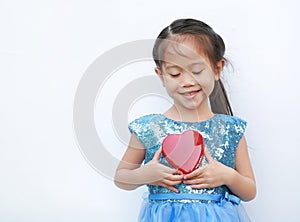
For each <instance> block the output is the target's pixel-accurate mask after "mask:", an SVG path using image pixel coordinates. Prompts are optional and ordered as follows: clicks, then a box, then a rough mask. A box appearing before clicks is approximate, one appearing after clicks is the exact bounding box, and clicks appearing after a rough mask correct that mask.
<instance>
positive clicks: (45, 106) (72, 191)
mask: <svg viewBox="0 0 300 222" xmlns="http://www.w3.org/2000/svg"><path fill="white" fill-rule="evenodd" d="M298 9H299V3H298V2H297V1H296V0H294V1H293V0H286V1H279V0H278V1H276V0H273V1H271V0H266V1H259V0H252V1H237V0H228V1H215V0H214V1H199V0H197V1H178V0H174V1H168V2H167V1H147V2H145V1H138V0H131V1H115V0H111V1H105V2H103V1H71V0H63V1H57V0H52V1H50V0H48V1H34V0H29V1H17V0H10V1H8V0H2V1H1V2H0V27H1V37H0V38H1V41H0V74H1V81H0V101H1V102H0V104H1V109H0V135H1V136H0V178H1V180H0V221H4V222H8V221H9V222H21V221H22V222H23V221H30V222H40V221H43V222H46V221H49V222H50V221H56V222H60V221H61V222H64V221H73V222H83V221H85V222H86V221H88V222H93V221H135V220H136V217H137V214H138V210H139V205H140V200H141V199H140V196H141V195H142V193H143V192H144V190H145V189H144V188H140V189H138V190H136V191H133V192H126V191H122V190H119V189H118V188H116V187H115V186H114V185H113V183H112V181H111V180H109V179H107V178H106V177H103V176H102V175H100V174H98V173H97V172H96V171H95V170H94V169H93V168H92V167H91V166H90V165H89V164H88V162H87V161H86V159H85V158H84V157H83V155H82V153H81V151H80V149H79V147H78V146H77V143H76V138H75V136H74V132H73V122H72V121H73V120H72V118H73V116H72V115H73V102H74V96H75V92H76V89H77V86H78V84H79V82H80V80H81V77H82V75H83V73H84V72H85V71H86V69H87V67H88V66H89V65H90V64H91V63H92V62H93V61H94V60H95V59H96V58H97V57H98V56H100V55H102V54H103V53H104V52H105V51H107V50H110V49H111V48H113V47H115V46H117V45H119V44H122V43H126V42H129V41H133V40H138V39H146V38H150V39H151V38H152V39H153V38H155V37H156V36H157V34H158V33H159V31H160V30H161V29H162V28H163V27H165V26H166V25H168V24H169V23H170V22H171V21H173V20H174V19H177V18H182V17H184V18H185V17H192V18H197V19H201V20H203V21H206V22H207V23H208V24H210V25H211V26H212V27H213V28H214V29H215V30H216V31H217V32H218V33H219V34H221V36H223V37H224V40H225V42H226V44H227V48H228V52H227V55H228V57H229V58H230V59H231V61H232V62H233V64H234V66H235V72H234V73H233V74H228V75H227V76H226V77H225V78H226V81H227V85H228V90H229V92H230V98H231V101H232V104H233V107H234V110H235V113H236V115H238V116H240V117H242V118H244V119H246V120H248V123H249V126H248V128H247V133H246V136H247V139H248V143H249V146H250V154H251V159H252V163H253V167H254V170H255V174H256V178H257V187H258V194H257V197H256V199H255V200H253V201H251V202H249V203H245V207H246V209H247V211H248V213H249V215H250V216H251V218H252V219H253V221H257V222H262V221H274V222H275V221H297V217H296V216H297V215H298V214H297V213H296V210H297V208H298V207H297V205H298V198H299V197H300V193H299V190H298V189H299V186H300V182H299V176H298V175H299V167H300V161H299V158H298V157H299V156H298V155H300V152H299V148H300V142H299V135H298V125H299V124H300V118H299V112H300V104H299V99H300V98H299V93H298V92H297V90H298V88H299V82H300V78H299V73H298V68H299V66H298V60H299V50H300V47H299V42H298V40H299V37H300V36H299V33H300V32H299V24H298V23H297V21H299V19H300V18H299V13H298ZM143 67H144V68H145V70H141V69H143ZM130 70H131V71H130ZM122 71H123V72H124V73H128V72H133V74H136V75H150V74H151V73H152V66H151V62H148V63H145V64H143V65H142V66H141V65H136V66H135V65H134V64H133V65H132V66H131V67H129V71H128V67H127V71H126V67H124V69H121V70H119V71H118V72H117V73H118V74H120V73H122ZM116 75H117V74H116ZM124 75H125V74H124ZM111 81H112V80H111ZM107 84H113V82H112V83H107ZM122 84H123V85H124V82H120V81H119V82H118V81H116V82H115V85H113V87H108V88H107V89H106V90H107V91H106V95H105V99H106V100H104V102H103V101H102V103H101V105H99V104H98V105H97V106H96V110H97V112H96V113H97V115H96V116H95V120H96V122H97V123H96V125H97V128H98V130H99V131H101V124H102V123H103V124H104V122H105V121H106V122H105V124H106V125H107V124H108V129H107V132H106V134H102V135H101V136H102V137H105V138H106V139H105V138H103V140H104V142H105V145H106V146H107V147H114V148H113V149H112V151H111V152H112V153H113V154H114V155H116V156H118V157H119V156H121V154H122V152H123V151H124V149H125V146H124V145H123V144H121V143H119V142H118V141H117V140H118V139H117V138H115V137H114V136H113V135H112V134H110V133H109V132H110V128H109V127H110V126H109V122H107V118H106V117H105V118H102V116H101V115H104V114H103V113H102V114H101V115H100V113H101V112H106V113H110V108H111V103H109V101H111V100H112V99H113V98H114V96H115V93H116V91H117V90H118V89H120V87H121V86H122ZM110 90H111V91H110ZM109 95H111V96H109ZM99 99H101V96H99ZM105 101H106V102H105ZM146 102H150V103H152V105H151V104H150V105H149V107H151V108H152V109H153V111H162V110H163V109H164V108H165V107H167V106H168V102H166V101H165V100H163V99H159V98H152V100H151V99H149V98H145V99H144V100H143V99H141V100H139V101H138V102H136V103H134V104H133V107H132V109H131V110H129V111H128V110H125V112H129V117H128V118H129V119H132V118H134V117H135V116H138V115H139V114H141V113H143V111H146V109H145V105H144V104H146ZM156 103H159V104H160V105H159V107H156V106H155V105H154V104H156ZM148 111H149V110H147V112H148ZM101 121H103V122H101ZM103 135H104V136H103ZM116 141H117V142H116ZM115 147H117V148H115Z"/></svg>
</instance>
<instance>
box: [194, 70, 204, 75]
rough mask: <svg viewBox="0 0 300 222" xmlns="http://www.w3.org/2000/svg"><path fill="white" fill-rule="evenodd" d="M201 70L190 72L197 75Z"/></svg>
mask: <svg viewBox="0 0 300 222" xmlns="http://www.w3.org/2000/svg"><path fill="white" fill-rule="evenodd" d="M202 71H203V70H201V71H194V72H192V73H193V74H194V75H199V74H200V73H201V72H202Z"/></svg>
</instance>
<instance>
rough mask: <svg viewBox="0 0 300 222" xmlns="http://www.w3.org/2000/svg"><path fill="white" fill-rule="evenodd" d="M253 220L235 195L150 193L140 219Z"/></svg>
mask: <svg viewBox="0 0 300 222" xmlns="http://www.w3.org/2000/svg"><path fill="white" fill-rule="evenodd" d="M227 221H228V222H250V219H249V217H248V216H247V213H246V211H245V210H244V208H243V206H242V205H241V204H240V199H239V198H238V197H236V196H234V195H230V194H228V193H225V194H224V195H213V194H175V193H174V194H149V195H147V196H146V197H144V201H143V205H142V209H141V212H140V215H139V222H227Z"/></svg>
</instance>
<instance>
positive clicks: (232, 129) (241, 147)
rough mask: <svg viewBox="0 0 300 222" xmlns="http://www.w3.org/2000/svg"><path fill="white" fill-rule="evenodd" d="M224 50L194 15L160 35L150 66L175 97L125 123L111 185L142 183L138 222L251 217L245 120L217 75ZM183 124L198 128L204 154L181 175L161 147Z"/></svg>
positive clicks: (252, 192)
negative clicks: (126, 135) (125, 141)
mask: <svg viewBox="0 0 300 222" xmlns="http://www.w3.org/2000/svg"><path fill="white" fill-rule="evenodd" d="M224 52H225V45H224V42H223V40H222V38H221V37H220V36H219V35H218V34H217V33H215V32H214V31H213V29H212V28H211V27H209V26H208V25H207V24H205V23H203V22H201V21H197V20H194V19H179V20H176V21H174V22H173V23H172V24H171V25H170V26H168V27H166V28H165V29H163V30H162V32H161V33H160V34H159V36H158V38H157V40H156V42H155V45H154V48H153V57H154V60H155V63H156V66H157V67H156V68H155V72H156V74H157V75H158V77H159V78H160V80H161V82H162V84H163V86H164V87H165V88H166V90H167V92H168V94H169V95H170V97H171V98H172V99H173V101H174V104H173V105H172V107H170V108H169V109H168V110H167V111H166V112H165V113H163V114H150V115H146V116H143V117H140V118H138V119H136V120H134V121H132V122H131V123H130V124H129V130H130V131H131V133H132V136H131V139H130V142H129V146H128V148H127V150H126V152H125V154H124V156H123V158H122V161H121V162H120V164H119V166H118V168H117V170H116V174H115V184H116V185H117V186H118V187H120V188H122V189H125V190H132V189H135V188H137V187H139V186H141V185H144V184H147V186H148V190H149V195H148V196H147V198H146V199H145V201H144V204H143V207H142V210H141V212H140V216H139V221H143V222H144V221H147V222H148V221H153V222H154V221H155V222H168V221H189V222H193V221H210V222H212V221H250V220H249V218H248V216H247V214H246V212H245V211H244V210H243V207H242V206H241V205H240V199H241V200H243V201H249V200H252V199H253V198H254V197H255V195H256V185H255V179H254V175H253V171H252V167H251V163H250V160H249V156H248V151H247V144H246V140H245V137H244V135H243V134H244V131H245V128H246V122H245V121H244V120H242V119H240V118H237V117H233V116H232V111H231V108H230V105H229V102H228V100H227V96H226V93H225V90H224V87H223V84H222V82H221V81H220V74H221V72H222V70H223V67H224V65H225V63H226V59H225V58H224ZM209 102H210V105H209ZM217 113H218V114H217ZM220 113H223V114H220ZM186 130H197V131H198V132H200V133H201V134H202V136H203V138H204V143H205V152H204V153H205V158H203V160H202V162H201V164H200V166H199V167H198V168H197V169H195V170H194V171H192V172H191V173H188V174H183V173H182V172H181V171H180V170H178V169H174V168H173V167H172V166H171V165H170V164H169V163H168V161H167V160H166V159H165V157H164V155H163V154H161V150H162V149H161V145H162V142H163V140H164V138H165V137H166V136H168V135H170V134H181V133H183V132H184V131H186ZM143 161H144V165H141V164H142V162H143Z"/></svg>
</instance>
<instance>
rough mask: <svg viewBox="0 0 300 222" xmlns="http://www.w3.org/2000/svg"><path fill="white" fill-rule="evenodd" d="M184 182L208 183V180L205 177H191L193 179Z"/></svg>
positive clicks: (191, 183)
mask: <svg viewBox="0 0 300 222" xmlns="http://www.w3.org/2000/svg"><path fill="white" fill-rule="evenodd" d="M183 183H185V184H190V185H193V184H195V185H197V184H206V183H207V180H206V179H204V178H196V179H191V180H183Z"/></svg>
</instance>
